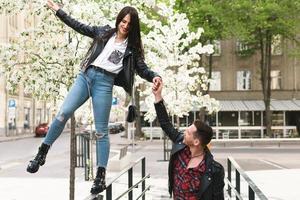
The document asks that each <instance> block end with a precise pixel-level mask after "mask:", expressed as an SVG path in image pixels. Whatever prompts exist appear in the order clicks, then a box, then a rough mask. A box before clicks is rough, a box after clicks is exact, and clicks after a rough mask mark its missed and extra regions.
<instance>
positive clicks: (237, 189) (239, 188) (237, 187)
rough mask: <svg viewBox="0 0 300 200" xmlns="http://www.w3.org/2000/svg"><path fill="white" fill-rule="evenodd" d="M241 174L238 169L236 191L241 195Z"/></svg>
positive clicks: (236, 172) (237, 199) (236, 171)
mask: <svg viewBox="0 0 300 200" xmlns="http://www.w3.org/2000/svg"><path fill="white" fill-rule="evenodd" d="M240 181H241V180H240V172H239V171H238V170H237V169H236V170H235V189H236V191H237V192H238V193H239V194H241V182H240ZM236 200H239V198H238V197H236Z"/></svg>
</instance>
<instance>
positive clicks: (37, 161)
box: [27, 143, 50, 173]
mask: <svg viewBox="0 0 300 200" xmlns="http://www.w3.org/2000/svg"><path fill="white" fill-rule="evenodd" d="M49 148H50V145H47V144H44V143H42V145H41V146H40V147H39V151H38V153H37V155H36V156H35V158H34V159H33V160H31V161H29V164H28V166H27V171H28V172H29V173H35V172H37V171H38V170H39V167H40V166H42V165H44V164H45V161H46V155H47V153H48V150H49Z"/></svg>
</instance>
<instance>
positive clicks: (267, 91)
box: [259, 31, 272, 137]
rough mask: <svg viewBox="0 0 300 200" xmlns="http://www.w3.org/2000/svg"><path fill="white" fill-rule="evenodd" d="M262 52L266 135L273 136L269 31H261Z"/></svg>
mask: <svg viewBox="0 0 300 200" xmlns="http://www.w3.org/2000/svg"><path fill="white" fill-rule="evenodd" d="M259 36H260V52H261V83H262V91H263V97H264V104H265V115H266V117H265V120H264V122H265V126H266V134H267V135H268V136H269V137H271V136H272V130H271V126H272V118H271V116H272V112H271V109H270V101H271V39H272V35H271V33H270V32H269V31H266V33H265V34H264V33H262V31H260V33H259Z"/></svg>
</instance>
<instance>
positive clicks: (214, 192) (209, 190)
mask: <svg viewBox="0 0 300 200" xmlns="http://www.w3.org/2000/svg"><path fill="white" fill-rule="evenodd" d="M154 106H155V110H156V114H157V117H158V121H159V123H160V126H161V127H162V129H163V130H164V132H165V134H166V135H167V136H168V137H169V138H170V140H172V142H173V146H172V150H171V156H170V162H169V170H168V171H169V193H170V195H172V190H173V168H174V167H173V165H174V160H175V158H176V156H175V155H176V154H177V153H178V152H179V151H181V150H182V149H184V148H185V147H186V145H185V144H184V143H183V133H181V132H178V131H177V130H176V129H175V128H174V127H173V125H172V123H171V122H170V119H169V116H168V113H167V111H166V108H165V106H164V103H163V101H160V102H158V103H155V104H154ZM204 159H205V163H206V170H205V172H204V175H203V176H202V177H201V184H200V190H199V192H198V194H197V196H198V199H200V200H224V191H223V190H224V168H223V166H222V165H221V164H220V163H218V162H217V161H215V160H214V159H213V156H212V154H211V153H210V151H209V150H208V149H206V154H205V158H204Z"/></svg>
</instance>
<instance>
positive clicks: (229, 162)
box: [227, 158, 231, 197]
mask: <svg viewBox="0 0 300 200" xmlns="http://www.w3.org/2000/svg"><path fill="white" fill-rule="evenodd" d="M227 173H228V181H229V182H230V183H231V161H230V160H229V158H227ZM228 195H229V196H230V197H231V187H230V185H228Z"/></svg>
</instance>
